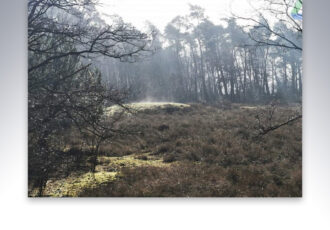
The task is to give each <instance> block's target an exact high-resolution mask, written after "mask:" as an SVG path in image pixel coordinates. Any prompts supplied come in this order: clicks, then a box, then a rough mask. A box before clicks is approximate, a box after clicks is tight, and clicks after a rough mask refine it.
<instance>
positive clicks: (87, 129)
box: [28, 0, 302, 196]
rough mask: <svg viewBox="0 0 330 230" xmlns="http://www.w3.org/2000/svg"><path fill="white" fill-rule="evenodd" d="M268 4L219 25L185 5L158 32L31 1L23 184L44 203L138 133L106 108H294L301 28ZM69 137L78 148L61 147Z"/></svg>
mask: <svg viewBox="0 0 330 230" xmlns="http://www.w3.org/2000/svg"><path fill="white" fill-rule="evenodd" d="M283 2H284V4H283ZM265 3H267V5H268V7H269V8H267V9H260V11H261V12H260V15H259V18H248V19H247V18H240V17H239V16H233V17H231V18H226V19H223V22H224V23H221V24H220V23H217V22H211V21H210V20H208V18H207V14H206V12H204V10H203V9H202V8H200V7H199V6H190V13H189V14H188V15H178V16H177V17H175V18H174V19H173V20H172V21H171V22H169V23H168V25H167V26H166V29H165V31H164V32H163V33H162V32H160V31H159V30H158V29H157V28H156V27H155V26H153V25H152V24H151V23H152V22H151V23H150V25H149V30H148V31H139V30H137V29H136V28H134V26H132V25H130V24H127V23H125V22H124V21H123V20H122V19H121V18H120V17H118V16H113V17H112V18H111V21H110V22H108V21H107V22H105V21H104V20H103V19H101V17H100V15H99V13H98V12H97V10H96V8H95V4H96V1H94V0H29V1H28V61H29V63H28V93H29V99H28V100H29V102H28V106H29V121H28V122H29V129H28V131H29V186H30V187H31V188H38V189H39V193H38V194H39V196H41V195H42V192H43V189H44V187H45V186H46V183H47V181H48V179H49V178H54V177H65V176H67V175H68V174H69V173H70V172H71V171H72V170H76V169H77V168H79V167H81V164H80V163H81V162H87V163H88V164H87V165H88V166H86V167H88V170H90V171H92V172H95V167H96V164H97V157H98V156H99V154H100V151H99V148H100V146H101V145H102V143H104V142H106V141H108V140H111V138H113V137H114V136H115V135H125V134H127V133H130V132H135V131H136V130H133V131H132V130H126V129H123V128H121V127H119V126H118V125H116V124H117V123H118V122H119V121H120V120H121V117H122V115H123V113H121V114H117V115H116V116H113V117H110V118H109V117H107V116H105V114H104V108H106V107H109V106H112V105H118V106H121V107H122V108H124V109H127V108H126V106H125V103H127V102H135V101H144V100H154V101H173V102H196V103H199V102H201V103H208V104H217V103H222V102H224V101H226V102H229V103H230V102H237V103H249V104H255V103H259V104H260V103H261V104H262V103H268V102H270V101H273V100H274V99H277V100H278V101H280V102H283V103H290V102H300V101H301V95H302V66H301V37H302V29H301V27H299V24H297V22H295V21H292V20H291V19H289V18H285V15H283V12H285V11H286V10H287V9H286V7H287V5H286V1H285V0H281V1H275V0H274V1H265ZM278 3H281V4H282V5H280V6H281V10H282V11H280V12H281V14H280V18H283V17H284V18H285V19H286V20H279V21H275V23H272V24H269V22H268V21H267V19H266V18H265V17H264V16H263V13H264V12H268V13H267V15H268V16H269V15H270V16H272V15H273V16H274V18H276V16H278V14H279V13H278V12H273V11H272V9H273V8H272V7H273V4H275V5H276V7H278ZM263 10H265V11H263ZM242 20H244V21H247V22H249V24H248V25H247V24H246V23H243V24H240V23H239V21H242ZM251 22H252V23H251ZM250 23H251V24H250ZM242 25H244V26H242ZM68 130H70V132H71V131H72V130H73V132H74V133H75V138H76V139H77V140H78V141H77V142H79V145H80V147H79V151H78V150H77V149H73V148H72V146H69V147H68V142H69V141H68V139H67V138H66V135H67V133H68ZM67 148H69V150H68V149H67ZM63 165H66V166H65V167H64V166H63Z"/></svg>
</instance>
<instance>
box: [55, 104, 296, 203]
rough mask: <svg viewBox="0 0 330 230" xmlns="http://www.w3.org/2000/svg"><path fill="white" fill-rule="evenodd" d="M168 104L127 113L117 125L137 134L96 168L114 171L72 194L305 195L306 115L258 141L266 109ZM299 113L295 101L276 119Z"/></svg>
mask: <svg viewBox="0 0 330 230" xmlns="http://www.w3.org/2000/svg"><path fill="white" fill-rule="evenodd" d="M139 106H140V105H139ZM141 106H142V105H141ZM162 106H163V104H160V105H156V104H148V106H146V105H143V106H142V107H143V108H144V109H141V110H139V112H138V113H136V114H134V115H133V116H132V115H130V116H126V117H125V119H124V120H123V121H122V122H121V124H119V126H120V127H123V128H134V129H135V130H139V132H138V133H135V134H132V135H130V136H126V137H118V138H116V139H114V140H113V141H112V142H111V143H108V144H105V145H103V146H102V147H101V149H102V153H103V155H104V156H101V157H100V158H99V159H98V160H99V165H98V166H97V171H98V173H112V174H111V175H116V176H115V177H111V178H110V179H109V180H108V181H102V182H101V183H92V185H88V186H85V185H84V186H82V187H81V188H80V189H78V190H79V192H76V193H75V194H74V195H76V196H198V197H199V196H230V197H233V196H235V197H237V196H238V197H246V196H254V197H261V196H270V197H277V196H287V197H299V196H301V195H302V189H301V187H302V178H301V172H302V169H301V159H302V144H301V138H302V135H301V134H302V127H301V125H302V124H301V120H299V121H296V122H294V123H292V124H290V125H288V126H284V127H281V128H279V129H277V130H275V131H273V132H270V133H268V134H267V135H265V136H262V137H260V138H255V134H256V129H255V125H256V118H255V117H256V113H258V111H261V110H263V109H265V108H260V107H254V106H246V105H244V106H241V105H234V106H231V109H226V110H224V109H219V108H216V107H211V106H206V105H200V104H192V105H189V106H185V105H183V106H181V104H179V105H178V106H179V109H168V108H177V107H176V106H177V105H175V106H174V107H171V106H169V105H168V104H167V105H166V106H165V107H162ZM296 111H297V107H296V106H291V107H290V106H285V107H284V106H283V107H279V108H278V109H277V111H276V113H275V114H274V118H273V122H274V123H276V122H282V121H283V120H285V119H287V118H288V117H290V116H291V115H292V114H294V113H295V112H296ZM137 153H138V154H137ZM69 182H70V181H67V182H66V183H69ZM78 190H77V189H75V191H78ZM54 194H55V193H54ZM68 194H69V193H66V195H68Z"/></svg>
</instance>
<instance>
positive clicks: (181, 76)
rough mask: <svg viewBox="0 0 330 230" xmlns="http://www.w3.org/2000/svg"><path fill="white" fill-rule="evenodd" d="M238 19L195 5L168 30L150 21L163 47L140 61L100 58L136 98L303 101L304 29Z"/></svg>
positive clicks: (112, 80)
mask: <svg viewBox="0 0 330 230" xmlns="http://www.w3.org/2000/svg"><path fill="white" fill-rule="evenodd" d="M237 20H239V18H229V19H224V20H223V23H222V24H224V25H216V24H214V23H213V22H211V21H210V20H209V19H208V18H207V16H205V14H204V10H203V9H202V8H200V7H198V6H191V9H190V14H189V15H186V16H177V17H176V18H174V19H173V20H172V21H171V22H170V23H169V24H168V25H167V26H166V28H165V32H164V33H160V31H159V30H158V29H157V28H156V27H155V26H153V25H150V26H149V27H150V31H152V32H153V33H154V35H155V36H154V41H153V46H154V47H155V48H157V51H156V53H155V54H154V55H153V56H151V57H149V58H147V59H144V60H143V61H142V62H141V61H139V62H136V63H134V64H132V63H123V62H120V61H118V60H114V59H112V60H111V59H99V60H98V63H97V67H98V68H99V69H100V70H101V72H102V74H103V79H104V80H105V81H106V82H107V83H108V84H110V85H116V86H117V87H119V88H129V89H131V91H132V95H131V99H132V100H133V101H134V100H143V99H148V98H151V99H153V100H171V101H178V102H210V103H213V102H216V101H219V100H228V101H231V102H241V103H244V102H245V103H265V102H267V101H270V100H273V99H278V100H282V101H285V102H300V101H301V95H302V59H301V53H302V52H301V48H300V47H301V42H302V41H301V39H302V31H300V30H297V29H295V28H289V25H288V24H287V23H285V22H284V21H278V22H275V23H273V24H274V25H273V26H271V25H270V24H268V23H269V22H268V21H266V19H265V18H263V17H261V16H260V18H259V19H258V21H257V22H256V23H254V25H253V26H250V27H248V28H247V26H244V27H243V26H240V24H239V23H237ZM241 24H243V23H241ZM292 44H293V45H292Z"/></svg>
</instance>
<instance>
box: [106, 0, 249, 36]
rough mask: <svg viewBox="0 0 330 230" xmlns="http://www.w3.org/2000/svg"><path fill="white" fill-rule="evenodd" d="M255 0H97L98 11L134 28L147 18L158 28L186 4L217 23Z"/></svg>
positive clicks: (186, 8)
mask: <svg viewBox="0 0 330 230" xmlns="http://www.w3.org/2000/svg"><path fill="white" fill-rule="evenodd" d="M253 1H255V0H100V2H101V4H102V5H103V6H102V8H100V11H101V12H104V13H106V14H110V15H111V14H118V15H120V16H121V17H122V18H123V19H124V21H126V22H130V23H132V24H133V25H134V26H136V27H137V28H140V29H141V28H143V26H144V24H145V22H146V21H150V22H151V23H152V24H154V25H156V26H157V27H158V28H159V29H160V30H163V29H164V27H165V26H166V24H167V23H168V22H170V21H171V20H172V19H173V18H174V17H175V16H177V15H185V14H187V13H188V11H189V6H188V4H189V3H191V4H194V5H199V6H201V7H203V8H204V9H205V10H206V15H207V16H209V18H210V19H211V20H212V21H213V22H214V23H216V24H217V23H218V22H219V19H220V18H224V17H227V16H230V12H231V11H233V12H234V13H236V14H246V13H247V12H249V11H250V10H251V7H250V5H249V3H248V2H253Z"/></svg>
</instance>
